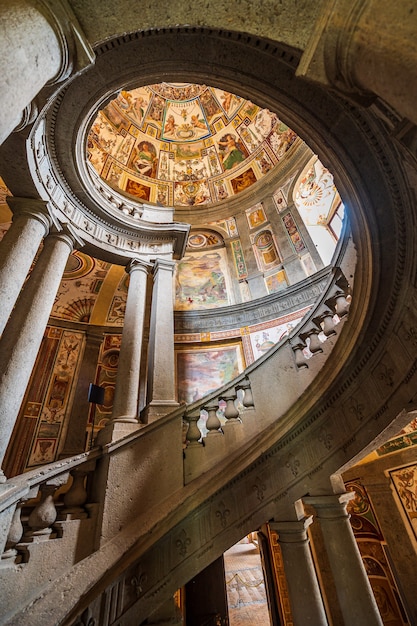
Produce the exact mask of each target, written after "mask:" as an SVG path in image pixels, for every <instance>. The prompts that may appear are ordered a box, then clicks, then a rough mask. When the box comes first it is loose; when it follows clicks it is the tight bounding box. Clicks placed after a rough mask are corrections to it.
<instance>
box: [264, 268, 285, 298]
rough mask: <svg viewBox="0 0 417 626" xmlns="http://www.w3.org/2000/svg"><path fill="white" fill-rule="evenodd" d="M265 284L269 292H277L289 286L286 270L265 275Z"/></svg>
mask: <svg viewBox="0 0 417 626" xmlns="http://www.w3.org/2000/svg"><path fill="white" fill-rule="evenodd" d="M265 284H266V288H267V289H268V293H276V292H277V291H281V290H282V289H285V288H286V287H287V286H288V282H287V276H286V274H285V271H284V270H280V271H279V272H276V273H275V274H270V275H269V276H265Z"/></svg>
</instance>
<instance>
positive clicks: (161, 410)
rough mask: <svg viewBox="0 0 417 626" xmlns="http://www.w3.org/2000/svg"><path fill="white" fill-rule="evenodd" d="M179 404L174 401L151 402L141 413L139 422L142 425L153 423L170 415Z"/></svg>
mask: <svg viewBox="0 0 417 626" xmlns="http://www.w3.org/2000/svg"><path fill="white" fill-rule="evenodd" d="M179 406H180V405H179V403H178V402H175V401H174V400H152V402H150V403H149V404H148V405H146V406H145V408H144V409H143V410H142V411H141V414H140V420H141V422H142V423H143V424H150V423H151V422H155V421H156V420H157V419H158V418H160V417H163V416H164V415H167V414H168V413H171V411H174V410H175V409H177V408H178V407H179Z"/></svg>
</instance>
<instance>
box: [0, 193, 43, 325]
mask: <svg viewBox="0 0 417 626" xmlns="http://www.w3.org/2000/svg"><path fill="white" fill-rule="evenodd" d="M7 203H8V204H9V206H10V208H11V209H12V211H13V221H12V225H11V226H10V228H9V230H8V231H7V233H6V234H5V235H4V237H3V240H2V241H1V243H0V302H1V307H0V336H1V334H2V332H3V330H4V327H5V326H6V324H7V320H8V319H9V317H10V313H11V312H12V310H13V307H14V305H15V303H16V300H17V298H18V296H19V293H20V290H21V289H22V287H23V284H24V282H25V280H26V276H27V274H28V272H29V270H30V267H31V265H32V263H33V260H34V258H35V255H36V253H37V251H38V248H39V245H40V243H41V241H42V239H43V238H44V237H45V236H46V235H47V234H48V232H49V228H50V227H51V225H52V220H51V218H50V216H49V213H48V209H47V203H46V202H43V201H42V200H34V199H31V198H8V199H7Z"/></svg>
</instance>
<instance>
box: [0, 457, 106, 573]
mask: <svg viewBox="0 0 417 626" xmlns="http://www.w3.org/2000/svg"><path fill="white" fill-rule="evenodd" d="M96 457H97V451H93V452H89V453H85V454H81V455H77V456H75V457H72V458H70V459H65V460H64V461H57V462H55V463H51V464H50V465H46V466H43V467H42V468H41V469H36V470H33V471H32V472H28V473H26V474H23V475H22V476H16V477H14V478H11V479H10V480H8V481H7V482H6V483H4V484H3V485H2V489H1V492H0V548H1V550H2V555H1V561H0V567H1V568H4V567H7V566H8V565H14V564H17V563H22V562H23V563H25V562H27V561H28V560H29V557H30V550H29V549H28V547H29V545H30V544H33V543H39V542H44V541H48V540H51V539H57V538H60V537H62V534H63V532H64V526H65V524H64V522H65V521H67V520H74V519H86V518H88V517H89V505H88V504H87V498H88V497H87V489H86V478H87V476H88V474H90V473H91V472H92V471H93V470H94V468H95V462H96V461H95V459H96ZM58 490H60V494H61V495H60V497H59V498H57V492H58Z"/></svg>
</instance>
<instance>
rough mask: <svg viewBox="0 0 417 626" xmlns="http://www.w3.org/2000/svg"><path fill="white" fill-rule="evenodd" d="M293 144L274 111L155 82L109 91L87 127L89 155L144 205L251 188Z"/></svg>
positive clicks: (199, 88) (189, 201) (191, 201)
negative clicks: (106, 100)
mask: <svg viewBox="0 0 417 626" xmlns="http://www.w3.org/2000/svg"><path fill="white" fill-rule="evenodd" d="M296 139H297V135H296V134H295V133H294V132H293V131H291V130H290V129H289V128H288V127H287V126H286V125H285V124H284V123H283V122H282V121H281V120H279V119H278V117H277V115H276V114H275V113H272V112H271V111H269V110H267V109H261V108H260V107H258V106H257V105H256V104H254V103H252V102H250V101H249V100H245V99H243V98H241V97H239V96H237V95H235V94H232V93H229V92H227V91H224V90H222V89H217V88H214V87H210V86H207V85H196V84H192V83H160V84H155V85H147V86H144V87H139V88H137V89H132V90H130V91H127V90H124V89H122V90H121V91H120V92H119V93H117V94H115V96H114V99H113V100H112V101H111V102H110V103H109V104H108V105H106V106H105V107H104V108H103V109H102V110H101V111H99V113H98V115H97V117H96V118H95V120H94V121H93V123H92V126H91V130H90V133H89V135H88V139H87V158H88V161H89V163H90V165H91V166H92V167H93V168H94V169H95V170H96V171H97V173H98V174H99V175H100V176H101V178H102V179H103V180H105V181H107V182H109V183H111V185H112V186H116V187H118V188H119V189H120V190H121V191H125V192H127V193H129V194H131V195H134V196H136V197H137V198H138V199H140V200H142V201H147V202H148V201H149V202H159V203H161V204H165V205H166V204H167V203H169V202H172V201H173V202H174V203H175V204H176V205H178V206H190V205H192V206H198V205H200V204H207V203H209V202H217V201H221V200H224V199H225V198H228V197H230V196H231V195H233V194H236V193H240V192H241V191H243V190H244V189H246V188H247V187H249V186H250V185H253V184H254V183H256V181H257V180H259V179H260V178H262V177H263V176H265V175H266V174H267V173H268V172H269V171H270V169H271V168H272V167H274V166H275V165H276V164H277V163H278V162H279V160H280V159H281V158H282V157H283V155H284V154H285V152H286V151H287V150H289V149H290V147H291V145H292V144H293V143H294V141H295V140H296ZM142 179H143V180H142ZM162 182H164V184H165V185H166V187H164V189H163V193H162V192H161V183H162Z"/></svg>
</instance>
